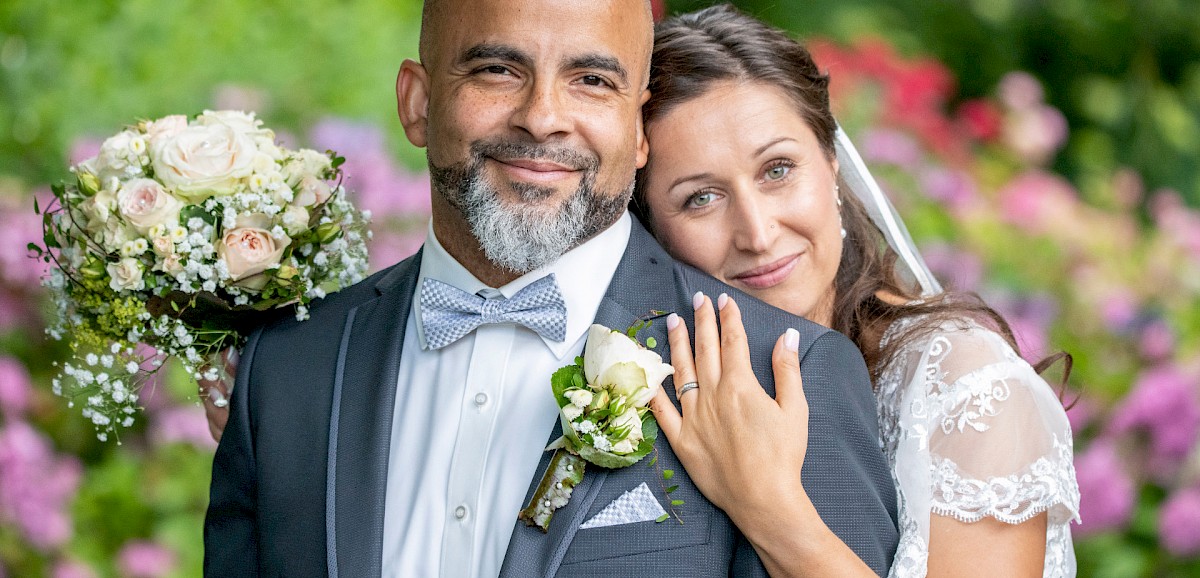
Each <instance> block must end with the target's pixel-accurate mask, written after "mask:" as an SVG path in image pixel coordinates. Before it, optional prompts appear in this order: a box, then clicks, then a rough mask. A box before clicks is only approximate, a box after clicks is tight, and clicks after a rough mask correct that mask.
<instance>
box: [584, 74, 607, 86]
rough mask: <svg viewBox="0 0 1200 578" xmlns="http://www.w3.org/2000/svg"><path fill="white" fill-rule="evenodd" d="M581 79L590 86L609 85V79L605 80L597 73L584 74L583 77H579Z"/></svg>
mask: <svg viewBox="0 0 1200 578" xmlns="http://www.w3.org/2000/svg"><path fill="white" fill-rule="evenodd" d="M579 81H580V82H582V83H584V84H586V85H588V86H607V85H608V81H607V80H604V77H602V76H597V75H595V74H588V75H586V76H584V77H583V78H581V79H579Z"/></svg>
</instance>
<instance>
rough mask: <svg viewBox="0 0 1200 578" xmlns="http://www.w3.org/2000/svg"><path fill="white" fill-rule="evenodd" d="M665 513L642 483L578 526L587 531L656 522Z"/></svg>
mask: <svg viewBox="0 0 1200 578" xmlns="http://www.w3.org/2000/svg"><path fill="white" fill-rule="evenodd" d="M666 513H667V511H666V510H664V509H663V507H662V504H659V503H658V500H657V499H655V498H654V494H653V493H652V492H651V491H650V486H647V485H646V482H642V484H641V485H640V486H638V487H636V488H634V489H632V490H629V491H628V492H625V493H624V494H622V495H621V497H619V498H617V499H615V500H613V501H612V503H611V504H609V505H607V506H605V507H604V509H603V510H600V511H599V512H598V513H596V515H595V516H592V519H590V520H588V521H586V522H584V523H582V524H580V525H579V529H580V530H587V529H588V528H603V527H605V526H616V525H619V524H632V523H634V522H648V521H650V520H657V519H658V518H659V517H660V516H662V515H663V514H666Z"/></svg>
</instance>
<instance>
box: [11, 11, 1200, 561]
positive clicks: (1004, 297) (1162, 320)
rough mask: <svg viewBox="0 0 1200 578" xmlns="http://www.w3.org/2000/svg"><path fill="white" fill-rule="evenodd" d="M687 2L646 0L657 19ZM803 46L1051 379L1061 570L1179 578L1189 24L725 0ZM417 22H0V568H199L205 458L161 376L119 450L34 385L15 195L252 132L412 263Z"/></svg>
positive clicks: (1191, 94)
mask: <svg viewBox="0 0 1200 578" xmlns="http://www.w3.org/2000/svg"><path fill="white" fill-rule="evenodd" d="M708 3H709V2H702V1H695V2H693V1H685V0H668V2H667V6H665V7H661V6H660V8H665V10H666V12H668V13H674V12H680V11H687V10H691V9H695V8H698V7H701V6H704V5H707V4H708ZM735 4H737V5H738V6H740V7H742V8H744V9H745V10H747V11H748V12H750V13H751V14H754V15H757V16H760V17H762V18H763V19H765V20H767V21H769V22H771V23H774V24H777V25H779V26H782V27H784V28H787V29H788V30H791V31H793V32H794V33H795V34H796V35H798V36H799V37H801V38H803V39H805V40H806V41H807V42H808V44H809V46H810V47H811V48H812V50H813V51H814V53H815V55H816V58H817V61H818V63H820V64H821V65H822V67H823V68H825V69H827V70H828V71H829V72H830V73H831V75H832V76H833V82H834V85H833V87H834V88H833V98H834V100H835V112H836V113H837V114H838V117H839V119H840V120H841V122H842V124H843V125H844V126H845V127H846V129H847V131H848V132H849V133H850V134H851V136H852V137H854V138H855V140H856V141H857V142H858V144H859V148H860V149H861V150H862V152H863V153H864V156H865V157H866V158H867V161H868V162H869V163H871V165H872V167H873V168H874V169H875V171H876V172H877V175H878V176H879V177H880V179H881V180H882V181H884V184H885V187H886V188H887V189H888V191H889V192H890V193H891V195H892V197H893V200H894V201H895V202H896V204H897V206H898V208H899V210H900V212H901V213H902V214H903V216H904V217H905V218H906V219H907V221H908V225H909V228H910V229H911V231H912V233H913V236H914V237H915V238H916V239H917V240H918V242H919V244H920V245H921V246H922V248H923V251H924V253H925V255H926V258H927V259H928V260H929V261H930V265H931V266H932V267H933V268H934V269H935V272H936V273H937V274H938V275H939V276H940V277H941V278H942V279H943V281H944V282H945V283H946V284H948V285H950V286H953V287H955V288H959V289H965V290H972V291H977V292H979V293H980V294H981V295H983V296H984V297H985V298H986V299H988V300H989V301H990V302H991V303H992V304H994V305H996V306H997V307H999V308H1000V309H1001V310H1002V311H1003V312H1004V313H1005V314H1006V315H1008V316H1009V319H1010V321H1012V323H1013V325H1014V327H1015V329H1016V330H1017V332H1018V334H1019V337H1020V341H1021V343H1022V346H1023V350H1024V354H1025V355H1026V357H1028V358H1030V359H1038V358H1040V357H1041V356H1043V355H1045V354H1047V353H1051V352H1054V351H1058V350H1065V351H1068V352H1070V353H1071V354H1073V355H1074V357H1075V368H1074V372H1073V373H1072V375H1071V380H1070V386H1069V388H1068V390H1067V391H1066V392H1064V399H1065V401H1066V402H1067V403H1073V405H1072V407H1071V410H1070V411H1069V412H1068V415H1069V416H1070V417H1071V419H1072V424H1073V426H1074V429H1075V433H1076V442H1075V451H1076V467H1077V470H1078V476H1079V484H1080V487H1081V491H1082V494H1083V497H1082V517H1083V524H1082V525H1081V526H1077V527H1076V528H1075V530H1076V547H1077V555H1078V558H1079V561H1080V575H1081V576H1089V577H1092V576H1094V577H1140V576H1146V577H1150V576H1156V577H1157V576H1200V449H1198V447H1197V438H1198V434H1200V211H1198V210H1197V208H1198V207H1200V162H1198V159H1200V3H1197V2H1195V1H1190V0H1144V1H1135V0H1055V1H1053V2H1037V1H1032V0H957V1H952V0H891V1H888V2H881V1H877V2H873V1H867V0H761V1H759V0H746V1H739V2H735ZM419 21H420V2H419V1H418V0H374V1H359V2H319V1H317V0H291V1H290V2H276V1H270V0H268V1H261V2H245V1H239V0H206V1H201V0H176V1H172V2H161V1H155V0H90V1H84V0H74V1H69V2H68V1H63V0H9V1H6V2H2V3H0V576H21V577H25V576H56V577H64V578H65V577H87V576H94V577H102V576H130V577H158V576H197V575H199V573H200V563H201V558H202V544H201V531H202V522H203V515H204V509H205V507H206V505H207V489H208V479H209V473H210V469H211V459H212V452H213V449H214V447H215V446H214V444H213V443H212V441H211V439H210V438H209V435H208V431H207V426H206V423H205V420H204V412H203V410H202V409H201V408H200V407H199V406H198V404H197V402H196V399H195V395H194V387H193V386H192V385H191V384H189V383H188V382H187V381H186V380H185V379H183V376H180V375H170V374H168V375H165V376H164V378H163V379H161V380H160V381H159V383H158V384H157V385H156V386H155V387H154V388H153V391H152V392H149V391H148V392H147V394H146V395H144V396H143V401H144V405H145V411H144V412H143V413H142V414H141V416H140V419H139V420H138V422H137V423H136V424H135V425H134V426H133V428H132V429H131V430H129V431H127V432H126V433H125V434H124V435H122V437H121V443H120V444H116V443H113V442H111V441H110V442H107V443H102V442H99V441H97V439H96V436H95V434H94V432H93V430H92V426H91V424H90V423H88V422H87V420H85V419H84V418H82V417H81V416H80V413H79V409H78V408H68V407H67V403H66V401H65V400H63V399H61V398H57V397H55V396H54V395H53V394H52V393H51V391H50V386H49V379H50V376H51V375H52V374H53V372H54V367H53V366H52V363H53V362H54V361H55V360H58V359H60V358H61V356H62V355H63V354H64V353H65V352H64V350H63V348H62V347H60V346H59V345H58V344H56V343H55V342H52V341H50V340H48V338H47V337H46V336H45V334H44V332H43V329H44V326H45V323H46V320H45V318H44V316H45V314H46V312H47V308H46V305H45V303H44V301H43V293H42V290H41V288H40V285H39V278H40V276H41V268H40V263H39V262H38V261H35V260H33V259H30V258H28V253H27V250H26V244H27V243H29V242H35V241H38V240H39V239H40V227H41V223H40V218H39V217H38V216H37V215H35V214H34V199H35V198H41V199H45V198H47V197H48V196H49V185H50V184H51V183H54V182H56V181H58V180H60V179H64V178H66V177H67V176H68V173H67V167H68V166H69V164H70V163H72V162H77V161H80V160H83V159H84V158H86V157H88V156H91V155H93V154H95V152H96V151H97V150H98V148H99V145H100V142H101V140H102V139H103V138H104V137H105V136H107V135H111V134H114V133H116V132H117V131H118V130H120V129H121V128H122V126H123V125H126V124H129V123H132V122H134V121H136V120H137V119H145V118H157V117H160V116H163V115H166V114H171V113H187V114H194V113H198V112H200V111H202V110H203V109H206V108H214V109H215V108H234V109H245V110H254V111H257V112H258V113H259V116H260V118H262V119H264V120H265V121H266V124H267V126H269V127H272V128H275V129H276V130H277V131H279V132H280V136H281V138H282V139H283V140H284V142H285V143H287V144H288V145H289V146H310V147H314V148H318V149H322V150H323V149H326V148H329V149H334V150H336V151H337V152H339V153H340V154H342V155H344V156H345V157H346V158H347V159H348V160H347V163H346V166H345V169H346V173H347V176H348V178H347V181H346V184H347V185H348V188H350V189H352V190H353V194H354V195H355V197H354V198H355V200H356V202H358V203H359V204H360V206H362V207H363V208H367V209H370V210H372V211H373V213H374V215H375V227H374V229H375V241H374V244H373V246H372V251H373V254H372V263H373V268H375V269H378V268H380V267H382V266H386V265H388V264H391V263H394V262H396V261H397V260H399V259H400V258H401V257H403V256H405V255H408V254H409V253H411V252H412V251H414V250H415V249H416V248H417V246H418V245H419V243H420V241H421V239H422V237H423V233H424V223H425V222H426V219H427V215H428V210H429V205H428V178H427V176H426V175H425V173H424V172H423V169H422V166H423V155H422V154H421V151H419V150H417V149H414V148H412V147H411V146H409V145H408V144H407V143H406V142H405V141H404V138H403V134H402V132H401V131H400V127H399V123H398V122H397V121H396V119H395V100H394V88H393V87H394V81H395V73H396V70H397V68H398V66H399V63H400V61H401V59H403V58H406V57H413V56H415V54H416V43H417V32H418V26H419Z"/></svg>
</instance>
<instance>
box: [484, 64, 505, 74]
mask: <svg viewBox="0 0 1200 578" xmlns="http://www.w3.org/2000/svg"><path fill="white" fill-rule="evenodd" d="M481 70H482V72H486V73H488V74H508V69H507V68H504V67H503V66H500V65H499V64H493V65H491V66H485V67H483V68H482V69H481Z"/></svg>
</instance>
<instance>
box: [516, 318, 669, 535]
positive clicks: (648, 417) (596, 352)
mask: <svg viewBox="0 0 1200 578" xmlns="http://www.w3.org/2000/svg"><path fill="white" fill-rule="evenodd" d="M635 327H639V328H640V325H639V326H635ZM636 333H637V329H636V328H635V329H631V330H630V331H629V332H628V333H621V332H619V331H614V330H612V329H609V328H607V327H605V326H603V325H592V326H591V328H589V329H588V335H587V345H585V346H584V350H583V356H582V357H577V358H575V363H574V364H573V365H568V366H566V367H563V368H561V369H559V370H558V371H556V372H554V375H553V376H551V377H550V387H551V389H552V390H553V392H554V398H555V399H556V400H557V401H558V411H559V418H560V421H561V422H562V430H563V435H562V437H561V438H559V439H558V440H556V441H555V442H554V443H552V444H550V447H548V448H546V449H547V450H555V454H554V456H553V457H552V458H551V460H550V466H549V467H548V468H547V469H546V474H545V475H544V476H543V477H542V481H541V483H540V484H539V485H538V489H537V491H536V492H534V495H533V499H532V501H531V502H530V503H529V506H527V507H526V508H525V509H524V510H522V511H521V514H520V516H519V517H520V519H522V520H524V521H525V523H526V524H529V525H531V526H537V527H538V528H540V529H541V530H542V531H543V532H545V531H546V529H547V528H548V527H549V524H550V519H551V518H552V517H553V516H554V510H556V509H558V508H561V507H563V506H565V505H566V504H567V501H568V500H569V499H570V498H571V491H572V489H573V488H574V487H575V486H576V485H577V484H579V482H581V481H583V472H584V469H585V467H586V465H587V463H589V462H590V463H592V464H595V465H597V466H600V467H602V468H610V469H615V468H623V467H627V466H632V465H633V464H636V463H637V462H638V461H639V460H641V459H642V458H643V457H645V456H646V455H647V454H649V453H650V452H651V451H652V450H653V449H654V440H655V439H657V438H658V422H656V421H654V416H653V415H652V414H651V413H650V409H649V407H648V404H649V403H650V400H651V399H653V398H654V396H655V394H657V393H658V388H659V387H661V385H662V382H663V380H664V379H666V378H667V376H668V375H671V374H672V373H674V372H675V368H673V367H671V366H670V365H668V364H666V363H663V362H662V358H661V357H659V355H658V354H657V353H655V352H653V351H651V350H649V349H646V348H644V347H642V345H641V344H640V343H638V341H637V339H635V336H636Z"/></svg>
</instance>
